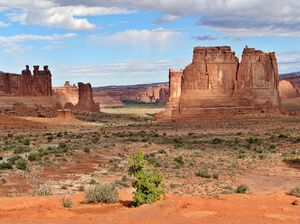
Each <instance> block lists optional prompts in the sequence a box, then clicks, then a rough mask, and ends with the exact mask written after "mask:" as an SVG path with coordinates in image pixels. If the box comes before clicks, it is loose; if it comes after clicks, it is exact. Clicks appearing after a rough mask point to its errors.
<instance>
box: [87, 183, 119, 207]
mask: <svg viewBox="0 0 300 224" xmlns="http://www.w3.org/2000/svg"><path fill="white" fill-rule="evenodd" d="M84 198H85V202H86V203H94V204H96V203H116V202H118V200H119V194H118V192H117V189H116V187H115V186H114V185H112V184H97V185H95V186H94V187H90V188H89V189H87V190H86V192H85V196H84Z"/></svg>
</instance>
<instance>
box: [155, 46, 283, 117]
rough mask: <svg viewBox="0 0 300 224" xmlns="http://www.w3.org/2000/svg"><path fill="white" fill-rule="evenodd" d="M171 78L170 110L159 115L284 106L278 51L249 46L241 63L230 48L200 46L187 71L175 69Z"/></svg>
mask: <svg viewBox="0 0 300 224" xmlns="http://www.w3.org/2000/svg"><path fill="white" fill-rule="evenodd" d="M169 80H170V97H169V101H168V104H167V109H166V112H164V113H161V114H158V115H157V118H162V119H164V118H169V119H173V118H174V119H176V118H183V117H197V116H198V115H205V114H209V113H210V112H215V113H216V114H218V113H219V112H225V113H228V112H229V111H230V113H231V112H240V111H243V110H251V111H252V110H254V111H274V110H278V109H279V108H280V99H279V92H278V81H279V80H278V65H277V61H276V57H275V54H274V53H263V52H262V51H257V50H255V49H252V48H245V49H244V52H243V57H242V61H241V63H240V64H239V61H238V58H237V57H235V53H234V52H232V51H231V48H230V47H227V46H224V47H208V48H205V47H196V48H194V54H193V62H192V63H191V64H190V65H188V66H187V67H186V68H185V69H184V70H183V73H182V72H178V73H176V72H175V71H173V70H171V71H170V79H169ZM178 101H179V102H178ZM176 102H178V103H176Z"/></svg>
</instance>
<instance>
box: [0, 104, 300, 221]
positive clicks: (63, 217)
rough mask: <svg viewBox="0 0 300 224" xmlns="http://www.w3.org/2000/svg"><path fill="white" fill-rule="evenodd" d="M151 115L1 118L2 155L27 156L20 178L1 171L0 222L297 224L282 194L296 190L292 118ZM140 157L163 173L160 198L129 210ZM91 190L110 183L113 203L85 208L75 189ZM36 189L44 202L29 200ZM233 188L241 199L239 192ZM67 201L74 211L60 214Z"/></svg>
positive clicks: (298, 153)
mask: <svg viewBox="0 0 300 224" xmlns="http://www.w3.org/2000/svg"><path fill="white" fill-rule="evenodd" d="M150 107H151V106H146V105H144V106H143V105H138V106H137V107H135V108H134V109H133V106H131V107H130V108H121V109H118V108H116V109H105V110H103V111H102V112H101V113H97V114H94V115H84V114H77V115H76V117H77V119H76V120H75V119H74V120H72V119H71V120H61V119H46V118H20V117H8V116H4V115H1V117H0V143H1V144H0V156H1V157H3V158H5V157H11V156H14V155H18V154H22V153H28V154H31V155H34V157H33V156H32V158H33V159H31V160H30V161H29V162H28V165H27V168H26V170H20V169H18V168H17V167H16V166H15V165H14V166H13V167H12V169H2V170H0V223H300V199H299V198H297V197H295V196H291V195H289V194H288V192H290V191H291V189H293V188H296V187H300V164H299V160H300V116H290V115H281V114H276V115H266V114H264V115H261V114H259V115H238V116H237V115H236V116H234V115H232V116H230V117H226V118H224V117H223V118H214V119H207V118H199V119H198V120H197V121H194V122H170V123H165V124H158V123H155V122H154V120H153V114H154V113H156V112H158V111H159V110H161V108H158V107H151V108H150ZM296 109H297V108H296ZM54 146H55V147H54ZM51 147H54V148H51ZM138 151H143V152H144V153H145V155H146V159H147V160H148V161H149V162H150V163H152V164H153V165H154V166H155V167H156V168H157V169H158V170H160V171H161V172H162V173H163V175H164V179H165V191H166V193H165V196H164V198H162V199H161V200H160V201H159V202H157V203H154V204H152V205H144V206H141V207H139V208H128V207H127V206H126V205H127V204H128V202H129V201H130V200H131V199H132V189H131V186H130V181H131V179H130V178H131V177H130V176H128V174H127V168H128V164H127V161H128V157H129V156H130V155H132V154H134V153H135V152H138ZM94 183H113V184H115V185H116V186H117V187H118V189H119V192H120V203H117V204H113V205H90V204H85V203H84V200H83V193H82V189H87V188H89V187H91V186H92V185H93V184H94ZM44 184H45V185H46V184H47V186H48V187H49V188H51V194H52V195H51V196H48V197H41V196H32V195H33V194H34V192H35V190H36V188H37V187H39V186H41V185H44ZM241 184H243V185H246V186H247V187H248V188H249V192H247V193H246V194H237V193H236V188H237V187H238V186H239V185H241ZM80 189H81V190H80ZM66 196H67V197H71V198H72V200H73V201H74V206H73V207H72V208H64V207H63V206H62V203H61V200H62V198H63V197H66Z"/></svg>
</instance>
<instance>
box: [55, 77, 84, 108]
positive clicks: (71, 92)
mask: <svg viewBox="0 0 300 224" xmlns="http://www.w3.org/2000/svg"><path fill="white" fill-rule="evenodd" d="M53 94H54V96H55V97H56V98H57V99H58V101H59V102H60V104H61V106H62V107H64V106H65V105H66V104H67V103H71V104H73V105H76V104H77V103H78V99H79V94H78V88H77V86H76V85H75V84H74V85H71V84H70V82H69V81H66V82H65V84H64V86H63V87H56V88H53Z"/></svg>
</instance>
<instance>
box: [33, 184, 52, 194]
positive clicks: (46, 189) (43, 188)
mask: <svg viewBox="0 0 300 224" xmlns="http://www.w3.org/2000/svg"><path fill="white" fill-rule="evenodd" d="M33 193H34V195H37V196H49V195H51V184H50V182H46V183H44V184H41V185H39V186H38V187H37V188H36V189H35V190H34V192H33Z"/></svg>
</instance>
